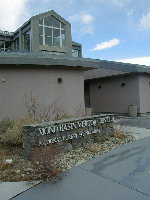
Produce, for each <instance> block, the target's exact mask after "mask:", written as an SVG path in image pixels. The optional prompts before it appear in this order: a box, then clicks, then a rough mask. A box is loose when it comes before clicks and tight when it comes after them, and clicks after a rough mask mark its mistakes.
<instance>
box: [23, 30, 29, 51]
mask: <svg viewBox="0 0 150 200" xmlns="http://www.w3.org/2000/svg"><path fill="white" fill-rule="evenodd" d="M30 35H31V30H30V29H29V30H28V31H26V32H25V33H23V47H24V50H25V51H30V46H31V45H30V40H31V36H30Z"/></svg>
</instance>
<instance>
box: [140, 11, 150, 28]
mask: <svg viewBox="0 0 150 200" xmlns="http://www.w3.org/2000/svg"><path fill="white" fill-rule="evenodd" d="M139 27H140V28H141V29H145V30H147V29H150V12H148V13H147V14H146V15H143V16H142V18H141V19H140V23H139Z"/></svg>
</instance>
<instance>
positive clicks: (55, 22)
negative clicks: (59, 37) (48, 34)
mask: <svg viewBox="0 0 150 200" xmlns="http://www.w3.org/2000/svg"><path fill="white" fill-rule="evenodd" d="M53 27H57V28H60V21H59V20H57V19H56V18H55V17H54V18H53Z"/></svg>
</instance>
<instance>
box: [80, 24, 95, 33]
mask: <svg viewBox="0 0 150 200" xmlns="http://www.w3.org/2000/svg"><path fill="white" fill-rule="evenodd" d="M80 31H81V32H82V33H88V34H92V33H94V27H93V25H89V26H87V27H86V28H85V27H83V28H81V29H80Z"/></svg>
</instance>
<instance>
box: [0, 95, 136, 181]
mask: <svg viewBox="0 0 150 200" xmlns="http://www.w3.org/2000/svg"><path fill="white" fill-rule="evenodd" d="M26 109H27V112H28V117H27V118H24V119H18V120H11V119H9V118H4V119H2V120H1V121H0V149H1V151H0V180H1V181H24V180H27V181H30V180H31V181H32V180H47V179H48V180H51V181H58V180H60V179H61V175H62V172H64V171H66V170H67V169H70V168H71V167H73V166H75V165H78V164H80V163H82V162H85V161H86V160H88V159H91V158H93V157H95V156H98V155H100V154H102V153H105V152H107V151H109V150H110V149H113V148H116V147H119V146H120V145H123V144H124V143H127V142H129V141H131V140H133V138H132V137H131V136H129V134H128V130H126V128H124V126H122V127H120V128H119V129H115V132H114V137H111V138H103V140H102V141H101V142H100V143H95V144H89V145H86V146H85V147H82V148H79V149H77V150H73V151H72V152H69V153H60V152H61V149H60V147H58V146H53V147H50V146H47V147H40V148H36V149H34V151H33V152H31V155H30V161H29V160H26V159H24V158H23V147H22V143H23V141H22V126H23V125H25V124H33V123H38V122H42V121H48V120H58V119H62V118H68V117H71V116H69V115H67V114H65V109H62V107H61V106H60V102H58V101H56V102H55V103H54V104H53V105H51V106H47V107H45V106H41V105H40V104H39V101H38V99H37V98H35V97H33V95H32V94H31V96H30V97H28V98H27V97H26ZM75 115H76V116H81V115H83V112H82V109H81V107H80V106H79V108H78V109H76V112H75Z"/></svg>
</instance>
